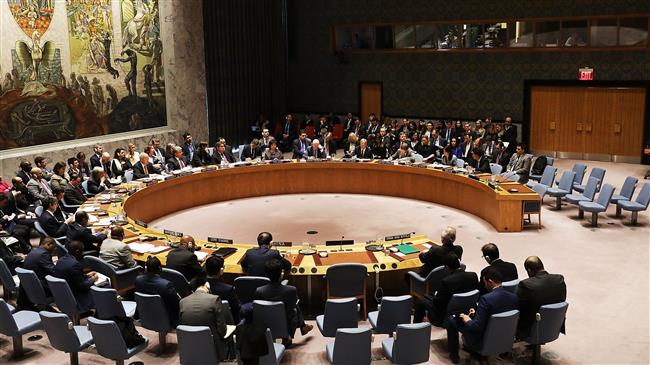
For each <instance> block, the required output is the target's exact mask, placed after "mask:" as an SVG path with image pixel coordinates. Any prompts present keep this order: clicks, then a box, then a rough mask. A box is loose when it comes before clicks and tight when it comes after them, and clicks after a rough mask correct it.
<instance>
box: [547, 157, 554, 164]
mask: <svg viewBox="0 0 650 365" xmlns="http://www.w3.org/2000/svg"><path fill="white" fill-rule="evenodd" d="M554 163H555V159H554V158H553V157H551V156H546V165H547V166H553V164H554Z"/></svg>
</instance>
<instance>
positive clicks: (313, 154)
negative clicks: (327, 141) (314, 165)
mask: <svg viewBox="0 0 650 365" xmlns="http://www.w3.org/2000/svg"><path fill="white" fill-rule="evenodd" d="M307 154H308V155H309V157H314V158H325V157H326V156H325V151H324V150H322V149H320V148H319V149H318V150H316V151H314V149H313V148H311V146H310V147H309V150H308V151H307Z"/></svg>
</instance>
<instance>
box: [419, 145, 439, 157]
mask: <svg viewBox="0 0 650 365" xmlns="http://www.w3.org/2000/svg"><path fill="white" fill-rule="evenodd" d="M436 150H437V148H436V147H435V146H433V145H431V143H429V144H428V145H426V146H425V145H423V144H420V145H418V148H417V150H416V152H417V153H418V154H419V155H421V156H422V157H424V158H427V157H429V156H431V155H433V154H435V153H436Z"/></svg>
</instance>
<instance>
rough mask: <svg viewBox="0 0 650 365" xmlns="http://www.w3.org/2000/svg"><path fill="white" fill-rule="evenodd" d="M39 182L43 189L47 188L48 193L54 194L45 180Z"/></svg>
mask: <svg viewBox="0 0 650 365" xmlns="http://www.w3.org/2000/svg"><path fill="white" fill-rule="evenodd" d="M39 183H40V184H41V186H42V187H43V190H45V191H46V192H47V195H52V190H51V189H50V187H49V186H48V185H47V184H46V183H45V182H43V180H39Z"/></svg>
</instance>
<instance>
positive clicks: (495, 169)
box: [490, 162, 503, 175]
mask: <svg viewBox="0 0 650 365" xmlns="http://www.w3.org/2000/svg"><path fill="white" fill-rule="evenodd" d="M501 171H503V166H501V165H499V164H498V163H494V162H490V172H491V173H492V175H499V174H500V173H501Z"/></svg>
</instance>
